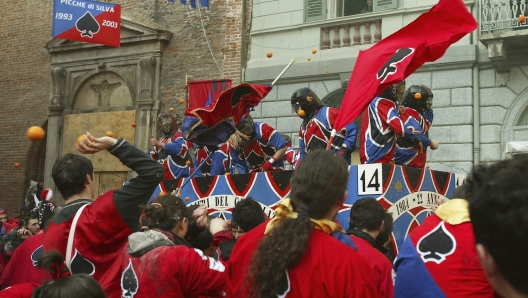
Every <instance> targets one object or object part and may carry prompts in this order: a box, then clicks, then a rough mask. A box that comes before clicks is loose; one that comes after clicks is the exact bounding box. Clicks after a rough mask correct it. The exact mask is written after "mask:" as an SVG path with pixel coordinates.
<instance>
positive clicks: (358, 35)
mask: <svg viewBox="0 0 528 298" xmlns="http://www.w3.org/2000/svg"><path fill="white" fill-rule="evenodd" d="M321 31H322V40H321V48H322V49H323V50H325V49H333V48H340V47H349V46H355V45H364V44H371V43H375V42H378V41H380V40H381V19H379V20H370V21H361V22H350V23H345V24H338V25H329V26H324V27H321Z"/></svg>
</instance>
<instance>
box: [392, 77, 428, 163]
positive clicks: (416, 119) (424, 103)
mask: <svg viewBox="0 0 528 298" xmlns="http://www.w3.org/2000/svg"><path fill="white" fill-rule="evenodd" d="M402 106H403V107H400V111H399V114H400V118H401V120H402V121H403V126H404V127H405V128H407V129H409V130H410V131H411V132H412V133H413V134H415V135H419V136H420V140H421V142H422V145H423V148H422V151H421V152H417V151H415V150H414V143H413V142H412V141H411V140H408V139H406V138H405V137H399V138H398V139H397V141H396V152H395V153H394V162H395V163H396V164H398V165H406V166H411V167H417V168H423V167H425V161H426V159H427V147H430V148H431V149H432V150H436V149H437V148H438V141H436V140H430V139H429V138H428V137H427V132H428V131H429V128H430V127H431V125H432V123H433V116H434V114H433V109H432V107H433V93H432V92H431V89H429V88H428V87H426V86H423V85H422V86H419V85H412V86H410V87H409V88H408V89H407V91H405V94H404V95H403V101H402Z"/></svg>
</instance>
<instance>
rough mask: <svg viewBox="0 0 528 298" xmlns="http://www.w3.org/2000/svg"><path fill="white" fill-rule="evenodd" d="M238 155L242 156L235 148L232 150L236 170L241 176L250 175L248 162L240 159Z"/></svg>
mask: <svg viewBox="0 0 528 298" xmlns="http://www.w3.org/2000/svg"><path fill="white" fill-rule="evenodd" d="M238 154H240V152H239V151H238V150H236V149H235V148H231V158H232V160H233V163H234V165H235V169H236V170H237V171H238V173H239V174H247V173H249V169H248V168H247V165H246V162H245V161H244V160H241V159H240V158H239V157H238Z"/></svg>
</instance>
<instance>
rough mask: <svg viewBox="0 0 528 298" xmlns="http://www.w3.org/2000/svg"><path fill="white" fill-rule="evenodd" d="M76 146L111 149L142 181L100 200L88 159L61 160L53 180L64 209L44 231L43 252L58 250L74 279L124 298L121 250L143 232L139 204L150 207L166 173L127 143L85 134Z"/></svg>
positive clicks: (90, 149) (88, 150)
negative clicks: (85, 277)
mask: <svg viewBox="0 0 528 298" xmlns="http://www.w3.org/2000/svg"><path fill="white" fill-rule="evenodd" d="M76 146H77V149H78V150H79V152H80V153H82V154H94V153H97V152H100V151H103V150H107V151H108V152H109V153H110V154H112V155H114V156H116V157H117V158H119V160H120V161H121V162H122V163H123V164H124V165H126V166H127V167H129V168H130V169H131V170H133V171H135V172H136V173H137V174H138V176H137V177H136V178H134V179H132V180H130V183H128V184H126V185H124V186H122V187H121V188H120V189H118V190H115V191H114V190H111V191H108V192H106V193H104V194H102V195H100V196H99V197H97V198H96V195H97V192H96V189H95V176H94V170H93V165H92V163H91V162H90V160H89V159H88V158H86V157H84V156H81V155H74V154H66V155H65V156H63V157H61V158H59V159H58V160H57V161H56V162H55V165H54V166H53V170H52V177H53V180H54V182H55V185H56V186H57V189H58V190H59V191H60V193H61V194H62V197H63V198H64V199H65V200H64V202H65V205H64V207H62V208H61V209H60V210H59V211H58V212H57V214H55V216H54V217H53V220H52V221H51V223H50V224H49V226H48V228H47V229H46V230H45V231H44V252H47V251H50V250H57V251H59V252H60V253H61V255H62V256H63V257H64V259H65V260H66V265H67V266H68V268H69V269H70V270H71V272H72V274H76V273H85V274H89V275H91V276H92V277H93V278H95V280H97V281H98V282H99V283H100V284H101V286H102V287H103V289H104V290H105V291H106V293H107V294H108V296H109V297H121V287H120V285H119V283H120V281H119V276H120V273H121V267H120V266H119V265H120V258H119V256H120V253H121V249H122V248H123V246H124V245H125V244H126V242H127V239H128V236H129V235H130V234H132V233H133V232H135V231H138V230H139V221H138V219H139V218H140V215H141V211H142V208H141V207H140V205H145V204H146V203H147V201H148V200H149V198H150V195H151V194H152V193H153V192H154V189H155V188H156V186H157V185H158V184H159V183H160V181H161V179H162V178H163V175H164V173H165V169H164V168H163V166H161V165H160V164H158V163H157V162H156V161H155V160H153V159H152V158H150V157H149V156H148V155H146V154H145V153H144V152H143V151H141V150H140V149H138V148H136V147H134V146H133V145H131V144H130V143H128V142H126V141H125V140H124V139H119V140H116V139H114V138H111V137H108V136H104V137H101V138H95V137H93V136H92V135H91V134H90V133H86V134H85V135H84V136H83V139H81V140H80V141H79V142H78V143H77V145H76ZM94 198H95V199H94Z"/></svg>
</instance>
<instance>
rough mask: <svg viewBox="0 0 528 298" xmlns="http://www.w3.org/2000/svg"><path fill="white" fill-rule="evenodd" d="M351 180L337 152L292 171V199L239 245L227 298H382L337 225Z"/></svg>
mask: <svg viewBox="0 0 528 298" xmlns="http://www.w3.org/2000/svg"><path fill="white" fill-rule="evenodd" d="M321 177H325V179H321ZM347 181H348V165H347V163H346V161H345V159H343V158H342V157H341V156H340V155H339V154H338V153H334V152H331V151H329V150H315V151H312V152H310V153H308V154H307V155H306V157H305V158H304V159H303V160H302V161H301V162H300V164H299V167H298V168H296V169H295V171H294V172H293V176H292V178H291V199H284V200H282V201H280V202H279V203H278V206H277V208H276V209H275V218H273V219H272V220H271V221H268V222H266V223H263V224H261V225H259V226H257V227H255V228H253V229H252V230H251V231H250V232H248V233H247V234H246V235H244V236H242V237H240V239H239V240H238V242H237V244H236V245H235V247H234V249H233V253H232V254H231V258H230V260H229V262H230V263H229V270H228V271H227V284H228V286H227V294H228V296H229V297H260V298H266V297H277V296H278V297H286V296H288V297H378V294H377V291H376V288H375V286H374V283H373V279H372V272H371V269H370V268H369V267H368V265H367V263H366V261H365V260H364V259H363V257H361V256H360V255H359V253H358V252H357V251H355V250H354V247H355V245H354V243H353V242H352V240H351V239H350V237H348V236H347V235H346V234H344V233H343V232H344V231H343V229H342V228H341V227H340V226H339V225H338V224H337V223H336V222H335V221H334V220H333V219H334V217H335V215H336V214H337V212H338V211H339V209H340V208H341V206H342V205H343V202H344V200H345V198H346V196H347V191H346V188H347Z"/></svg>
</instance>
